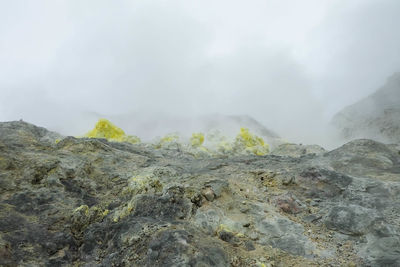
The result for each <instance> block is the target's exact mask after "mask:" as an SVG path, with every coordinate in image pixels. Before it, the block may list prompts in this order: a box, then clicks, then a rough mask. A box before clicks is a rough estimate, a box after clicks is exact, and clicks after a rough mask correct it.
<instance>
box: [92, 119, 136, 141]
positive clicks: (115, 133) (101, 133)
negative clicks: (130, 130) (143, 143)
mask: <svg viewBox="0 0 400 267" xmlns="http://www.w3.org/2000/svg"><path fill="white" fill-rule="evenodd" d="M85 136H86V137H89V138H106V139H107V140H109V141H116V142H129V143H132V144H135V143H140V139H139V137H136V136H131V135H126V134H125V132H124V131H123V130H122V129H121V128H119V127H117V126H115V125H114V124H112V123H111V122H110V121H109V120H106V119H100V120H99V121H98V122H97V123H96V126H95V127H94V129H93V130H91V131H90V132H88V133H87V134H86V135H85Z"/></svg>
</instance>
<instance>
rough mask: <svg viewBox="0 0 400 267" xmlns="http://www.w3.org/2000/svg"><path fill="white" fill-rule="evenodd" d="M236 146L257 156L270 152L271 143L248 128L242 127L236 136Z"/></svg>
mask: <svg viewBox="0 0 400 267" xmlns="http://www.w3.org/2000/svg"><path fill="white" fill-rule="evenodd" d="M235 146H236V149H243V150H245V151H248V152H250V153H253V154H256V155H257V156H263V155H266V154H268V153H269V145H268V144H266V143H265V142H264V140H263V139H262V138H261V137H258V136H256V135H254V134H252V133H250V131H249V129H247V128H240V132H239V134H238V135H237V136H236V140H235Z"/></svg>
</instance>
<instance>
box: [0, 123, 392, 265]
mask: <svg viewBox="0 0 400 267" xmlns="http://www.w3.org/2000/svg"><path fill="white" fill-rule="evenodd" d="M117 130H118V132H119V133H120V135H119V136H115V135H114V136H111V135H110V137H107V138H109V140H107V139H105V138H86V137H85V138H75V137H63V136H61V135H59V134H57V133H54V132H50V131H48V130H46V129H44V128H41V127H37V126H35V125H32V124H29V123H26V122H22V121H18V122H3V123H0V266H399V265H400V251H399V247H400V153H399V149H400V147H398V146H388V145H385V144H383V143H379V142H376V141H372V140H366V139H362V140H354V141H352V142H349V143H347V144H345V145H343V146H342V147H339V148H337V149H335V150H332V151H325V150H324V149H322V148H320V147H318V146H302V145H294V144H284V145H281V146H279V147H278V148H277V149H275V150H273V151H272V152H271V153H268V154H266V155H262V156H258V155H256V154H257V153H256V151H255V150H248V149H247V148H248V147H250V146H251V147H252V146H253V143H254V142H255V141H254V140H257V141H259V144H256V145H257V146H258V145H262V146H263V147H265V148H266V149H267V146H266V144H264V143H263V142H261V140H260V139H257V138H256V136H255V135H250V133H248V132H246V131H244V130H243V131H241V134H242V136H244V137H246V138H243V140H242V141H243V142H244V141H246V142H247V143H246V142H244V144H245V145H246V146H247V148H245V149H244V150H243V151H247V152H249V153H242V152H243V151H241V150H238V149H233V150H229V151H225V153H220V154H218V153H217V154H215V153H209V151H208V150H203V149H201V148H199V147H201V143H202V142H200V145H197V143H195V145H193V143H192V146H196V147H195V148H190V149H189V148H188V146H187V145H186V144H180V143H179V142H178V141H176V140H173V141H171V142H170V144H169V145H163V144H161V145H160V144H153V143H141V142H139V140H136V139H134V142H130V141H131V140H132V139H129V138H128V139H125V136H124V133H123V132H121V131H119V129H117ZM90 134H96V135H98V134H99V133H98V132H95V133H94V132H93V131H91V132H90ZM245 134H247V135H245ZM114 137H115V138H118V140H122V141H112V140H111V138H114ZM195 137H196V136H195ZM251 138H253V139H251ZM125 140H127V142H125ZM200 141H201V140H200ZM235 142H236V144H237V143H239V145H238V146H239V147H240V142H241V140H240V136H238V137H237V138H236V140H235ZM196 149H200V150H202V151H203V153H194V151H198V150H196ZM265 151H267V150H265ZM253 152H254V153H253Z"/></svg>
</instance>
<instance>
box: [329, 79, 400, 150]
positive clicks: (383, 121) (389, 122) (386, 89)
mask: <svg viewBox="0 0 400 267" xmlns="http://www.w3.org/2000/svg"><path fill="white" fill-rule="evenodd" d="M332 123H333V125H335V126H336V127H337V128H338V129H339V130H340V132H341V135H342V136H343V137H345V138H347V139H354V138H371V139H375V140H378V141H382V142H387V143H400V73H396V74H393V75H392V76H391V77H390V78H389V79H388V80H387V82H386V84H385V85H384V86H383V87H382V88H380V89H379V90H377V91H376V92H375V93H373V94H371V95H370V96H368V97H366V98H364V99H362V100H360V101H359V102H357V103H355V104H353V105H351V106H348V107H346V108H344V109H343V110H342V111H340V112H339V113H338V114H336V115H335V116H334V118H333V120H332Z"/></svg>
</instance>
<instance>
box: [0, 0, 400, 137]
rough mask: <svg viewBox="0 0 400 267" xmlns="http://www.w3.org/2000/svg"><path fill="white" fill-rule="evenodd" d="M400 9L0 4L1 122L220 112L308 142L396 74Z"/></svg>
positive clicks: (315, 1)
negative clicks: (310, 136)
mask: <svg viewBox="0 0 400 267" xmlns="http://www.w3.org/2000/svg"><path fill="white" fill-rule="evenodd" d="M399 11H400V1H398V0H351V1H349V0H302V1H297V0H264V1H261V0H249V1H232V0H230V1H226V0H221V1H215V0H214V1H211V0H201V1H187V0H182V1H166V0H165V1H159V0H157V1H154V0H142V1H128V0H121V1H102V0H92V1H80V0H68V1H61V0H60V1H57V0H48V1H39V0H34V1H28V0H25V1H22V0H12V1H8V0H0V120H1V121H5V120H17V119H20V118H23V119H24V120H26V121H30V122H32V123H37V124H40V125H42V126H45V127H48V128H52V127H53V128H54V126H55V125H56V124H57V125H58V124H59V123H60V120H65V121H68V120H71V119H72V118H73V119H76V118H79V114H81V113H82V112H98V113H102V114H117V113H128V112H142V113H152V112H154V113H157V112H162V113H170V114H176V115H185V116H191V115H199V114H207V113H214V112H218V113H224V114H248V115H251V116H253V117H255V118H256V119H258V120H259V121H261V122H262V123H264V124H265V125H266V126H267V127H269V128H271V129H273V130H276V131H277V132H278V133H281V134H282V135H285V134H286V135H289V136H290V134H289V133H291V134H293V131H294V130H295V131H296V132H299V134H300V132H301V134H302V135H307V134H309V133H311V131H314V130H315V129H316V128H318V127H322V125H323V124H324V123H326V122H328V121H329V119H330V117H331V116H332V115H333V114H334V113H335V112H336V111H338V110H339V109H340V108H342V107H344V106H346V105H348V104H351V103H353V102H355V101H357V100H359V99H360V98H362V97H364V96H366V95H368V94H370V93H371V92H373V91H374V90H376V89H377V88H379V87H380V86H381V85H383V84H384V82H385V80H386V78H387V77H388V76H390V75H391V74H392V73H393V72H396V71H399V70H400V30H399V26H400V16H399V15H398V14H399ZM67 124H68V123H66V125H67Z"/></svg>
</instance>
